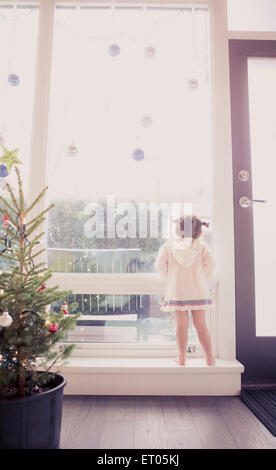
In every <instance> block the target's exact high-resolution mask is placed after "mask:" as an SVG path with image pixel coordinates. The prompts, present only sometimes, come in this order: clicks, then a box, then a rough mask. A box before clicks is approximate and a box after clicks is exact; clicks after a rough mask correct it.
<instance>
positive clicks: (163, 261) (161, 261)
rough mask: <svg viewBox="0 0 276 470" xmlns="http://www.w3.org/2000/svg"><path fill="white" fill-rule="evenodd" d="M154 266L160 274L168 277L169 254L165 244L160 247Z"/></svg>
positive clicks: (164, 277)
mask: <svg viewBox="0 0 276 470" xmlns="http://www.w3.org/2000/svg"><path fill="white" fill-rule="evenodd" d="M154 266H155V268H156V271H157V272H158V273H159V274H160V276H161V277H162V278H163V279H166V277H167V275H168V267H169V256H168V252H167V247H166V245H165V244H164V245H162V246H161V247H160V249H159V252H158V255H157V258H156V261H155V263H154Z"/></svg>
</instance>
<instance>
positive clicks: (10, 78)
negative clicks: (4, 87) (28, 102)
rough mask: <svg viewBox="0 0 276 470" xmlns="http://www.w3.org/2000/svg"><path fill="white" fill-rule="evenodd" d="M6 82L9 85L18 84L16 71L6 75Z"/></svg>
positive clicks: (18, 79)
mask: <svg viewBox="0 0 276 470" xmlns="http://www.w3.org/2000/svg"><path fill="white" fill-rule="evenodd" d="M8 82H9V84H10V85H11V86H18V85H19V83H20V78H19V76H18V75H17V74H16V73H10V74H9V76H8Z"/></svg>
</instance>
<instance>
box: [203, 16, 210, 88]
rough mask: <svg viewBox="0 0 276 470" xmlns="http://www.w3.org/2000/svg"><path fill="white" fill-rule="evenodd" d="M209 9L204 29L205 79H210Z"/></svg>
mask: <svg viewBox="0 0 276 470" xmlns="http://www.w3.org/2000/svg"><path fill="white" fill-rule="evenodd" d="M208 20H209V15H208V10H207V9H206V10H205V30H204V46H205V80H206V82H208V80H209V43H208V37H209V35H208V25H209V21H208Z"/></svg>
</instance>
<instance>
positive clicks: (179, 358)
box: [175, 354, 185, 366]
mask: <svg viewBox="0 0 276 470" xmlns="http://www.w3.org/2000/svg"><path fill="white" fill-rule="evenodd" d="M175 362H176V363H177V364H179V365H180V366H185V358H184V356H182V354H178V356H177V357H176V359H175Z"/></svg>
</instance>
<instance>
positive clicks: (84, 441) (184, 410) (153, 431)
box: [60, 396, 276, 449]
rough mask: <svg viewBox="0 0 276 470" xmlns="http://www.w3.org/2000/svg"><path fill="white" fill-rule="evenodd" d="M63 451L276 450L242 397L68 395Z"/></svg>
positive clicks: (65, 408)
mask: <svg viewBox="0 0 276 470" xmlns="http://www.w3.org/2000/svg"><path fill="white" fill-rule="evenodd" d="M60 447H61V448H62V449H239V448H240V449H272V448H273V449H276V437H273V436H272V434H271V433H270V432H269V431H268V430H267V429H266V428H265V427H264V426H263V424H262V423H260V422H259V420H258V419H257V418H256V417H255V416H254V415H253V414H252V413H251V411H250V410H249V409H248V408H247V407H246V406H245V405H244V404H243V403H242V401H241V400H240V398H239V397H222V396H220V397H213V396H205V397H198V396H193V397H159V396H153V397H146V396H64V407H63V416H62V430H61V445H60Z"/></svg>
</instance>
